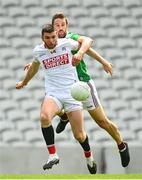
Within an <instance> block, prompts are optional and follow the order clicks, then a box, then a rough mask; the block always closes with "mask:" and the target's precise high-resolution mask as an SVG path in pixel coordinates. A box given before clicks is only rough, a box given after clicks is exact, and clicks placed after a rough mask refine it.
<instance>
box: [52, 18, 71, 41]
mask: <svg viewBox="0 0 142 180" xmlns="http://www.w3.org/2000/svg"><path fill="white" fill-rule="evenodd" d="M53 25H54V29H55V31H57V33H58V37H59V38H64V37H65V36H66V34H67V30H68V25H67V22H66V19H65V18H63V19H61V18H57V19H55V20H54V24H53Z"/></svg>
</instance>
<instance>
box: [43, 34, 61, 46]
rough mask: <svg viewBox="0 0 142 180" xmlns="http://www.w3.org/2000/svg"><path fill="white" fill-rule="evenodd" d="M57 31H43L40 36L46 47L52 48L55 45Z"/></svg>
mask: <svg viewBox="0 0 142 180" xmlns="http://www.w3.org/2000/svg"><path fill="white" fill-rule="evenodd" d="M57 39H58V36H57V33H56V31H54V32H51V33H47V32H46V33H44V34H43V36H42V40H43V42H44V43H45V44H46V46H47V48H49V49H53V48H54V47H55V46H56V45H57Z"/></svg>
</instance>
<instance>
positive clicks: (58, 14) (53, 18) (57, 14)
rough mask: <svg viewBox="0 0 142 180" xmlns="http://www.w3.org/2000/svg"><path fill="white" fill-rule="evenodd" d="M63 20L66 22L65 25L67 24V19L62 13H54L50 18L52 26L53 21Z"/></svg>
mask: <svg viewBox="0 0 142 180" xmlns="http://www.w3.org/2000/svg"><path fill="white" fill-rule="evenodd" d="M58 18H59V19H65V20H66V24H68V20H67V17H66V16H65V15H64V13H63V12H59V13H56V14H55V15H54V16H53V17H52V25H54V21H55V19H58Z"/></svg>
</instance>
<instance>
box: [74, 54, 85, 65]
mask: <svg viewBox="0 0 142 180" xmlns="http://www.w3.org/2000/svg"><path fill="white" fill-rule="evenodd" d="M82 58H83V54H82V53H80V52H78V53H76V54H74V56H73V58H72V65H73V66H77V65H78V64H79V63H80V61H81V59H82Z"/></svg>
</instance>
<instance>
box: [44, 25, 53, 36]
mask: <svg viewBox="0 0 142 180" xmlns="http://www.w3.org/2000/svg"><path fill="white" fill-rule="evenodd" d="M54 31H55V30H54V27H53V26H52V24H45V25H44V26H43V28H42V31H41V35H42V36H43V35H44V33H51V32H54Z"/></svg>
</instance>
